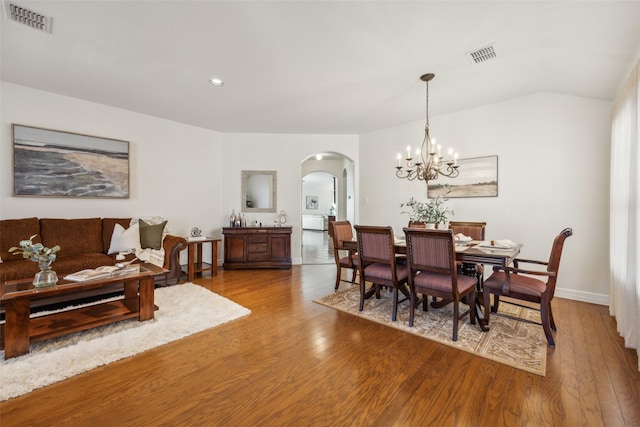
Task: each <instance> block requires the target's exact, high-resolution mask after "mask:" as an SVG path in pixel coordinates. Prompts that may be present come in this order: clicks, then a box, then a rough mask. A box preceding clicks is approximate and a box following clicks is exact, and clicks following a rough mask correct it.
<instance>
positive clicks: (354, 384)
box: [0, 265, 640, 426]
mask: <svg viewBox="0 0 640 427" xmlns="http://www.w3.org/2000/svg"><path fill="white" fill-rule="evenodd" d="M334 268H335V267H334V266H333V265H304V266H294V267H293V269H292V270H291V271H280V270H262V271H224V270H220V272H219V275H218V276H217V277H214V278H208V277H207V278H202V279H197V280H196V283H198V284H200V285H202V286H205V287H206V288H209V289H211V290H213V291H215V292H217V293H219V294H221V295H223V296H226V297H227V298H229V299H232V300H234V301H236V302H238V303H239V304H242V305H244V306H245V307H248V308H250V309H251V310H252V313H251V314H250V315H249V316H247V317H244V318H242V319H239V320H236V321H233V322H230V323H228V324H224V325H222V326H219V327H217V328H213V329H210V330H207V331H204V332H201V333H198V334H196V335H193V336H191V337H188V338H185V339H183V340H180V341H177V342H173V343H170V344H167V345H164V346H161V347H158V348H155V349H152V350H149V351H147V352H145V353H142V354H139V355H137V356H134V357H131V358H129V359H125V360H121V361H119V362H115V363H113V364H110V365H107V366H103V367H100V368H97V369H95V370H93V371H91V372H87V373H85V374H82V375H78V376H76V377H73V378H70V379H68V380H66V381H63V382H61V383H57V384H54V385H52V386H49V387H45V388H43V389H40V390H36V391H34V392H32V393H30V394H27V395H25V396H22V397H19V398H16V399H12V400H9V401H6V402H3V403H1V404H0V424H1V425H2V426H17V425H20V426H28V425H38V426H45V425H47V426H48V425H57V426H87V425H92V426H156V425H165V426H257V425H269V426H513V425H532V426H541V425H550V426H578V425H595V426H597V425H605V426H638V425H640V404H639V402H640V374H639V373H638V370H637V366H638V360H637V357H636V354H635V351H632V350H630V349H626V348H624V345H623V342H622V339H621V338H620V337H618V334H617V333H616V328H615V321H614V319H613V318H612V317H610V316H609V314H608V308H607V307H604V306H598V305H593V304H586V303H580V302H575V301H570V300H563V299H556V300H554V305H553V308H554V314H555V318H556V323H557V325H558V332H557V334H556V336H555V337H556V343H557V347H556V348H555V349H551V348H549V350H548V366H547V375H546V377H540V376H537V375H534V374H529V373H526V372H524V371H520V370H517V369H514V368H510V367H508V366H504V365H500V364H498V363H496V362H492V361H489V360H486V359H482V358H480V357H477V356H473V355H471V354H468V353H465V352H462V351H458V350H456V349H453V348H451V347H448V346H445V345H442V344H438V343H435V342H431V341H429V340H426V339H424V338H420V337H417V336H414V335H411V334H408V333H404V332H401V331H397V330H395V329H391V328H388V327H385V326H382V325H379V324H376V323H372V322H369V321H366V320H362V319H360V318H357V317H355V316H352V315H349V314H345V313H341V312H338V311H335V310H332V309H330V308H327V307H324V306H320V305H318V304H315V303H313V302H312V300H313V299H314V298H317V297H320V296H323V295H326V294H327V293H329V292H332V291H333V285H334V274H335V270H334ZM178 286H179V285H178ZM160 309H162V308H160Z"/></svg>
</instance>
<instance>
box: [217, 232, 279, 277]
mask: <svg viewBox="0 0 640 427" xmlns="http://www.w3.org/2000/svg"><path fill="white" fill-rule="evenodd" d="M222 235H223V236H224V264H223V267H224V269H225V270H239V269H254V268H281V269H290V268H291V227H225V228H223V229H222Z"/></svg>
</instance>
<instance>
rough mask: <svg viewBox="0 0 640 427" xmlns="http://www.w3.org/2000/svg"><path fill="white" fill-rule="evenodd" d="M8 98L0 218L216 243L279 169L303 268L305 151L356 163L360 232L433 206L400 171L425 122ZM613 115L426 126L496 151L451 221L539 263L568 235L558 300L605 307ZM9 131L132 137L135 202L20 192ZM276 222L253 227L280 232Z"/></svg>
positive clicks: (495, 113)
mask: <svg viewBox="0 0 640 427" xmlns="http://www.w3.org/2000/svg"><path fill="white" fill-rule="evenodd" d="M0 91H1V96H0V98H1V99H0V112H1V114H2V116H1V118H0V125H1V128H0V165H2V167H1V168H0V218H1V219H6V218H21V217H27V216H38V217H59V218H79V217H92V216H96V217H117V216H123V217H129V216H147V215H161V216H164V217H165V218H167V219H168V220H169V224H168V226H169V228H170V230H171V231H172V232H173V233H174V234H179V235H185V236H186V235H188V233H189V230H190V229H191V227H194V226H198V227H199V228H201V229H202V230H204V231H205V233H206V234H214V235H215V234H220V230H221V227H223V226H225V225H226V224H227V223H228V218H229V214H230V213H231V210H232V209H235V210H236V212H237V211H238V208H239V207H240V205H241V200H240V198H241V195H240V190H241V173H240V172H241V171H242V170H275V171H277V172H278V198H277V208H278V211H281V210H284V211H286V212H287V214H288V218H289V220H288V223H287V225H291V226H293V236H292V257H293V262H294V263H296V264H299V263H301V261H302V260H301V250H300V245H301V240H300V238H301V234H300V232H301V224H300V218H301V213H302V212H301V200H302V199H301V196H302V194H301V179H302V167H301V164H302V162H303V161H304V160H305V159H307V158H309V156H311V155H313V154H315V153H318V152H335V153H340V154H343V155H345V156H346V157H348V158H349V159H352V160H354V162H355V163H354V164H355V170H354V172H355V176H356V177H357V178H356V182H355V193H354V194H355V196H356V197H357V199H356V212H355V220H354V221H353V222H354V223H360V224H389V225H392V226H393V227H394V230H395V231H396V233H401V230H402V227H403V226H404V225H405V224H406V222H407V220H408V217H407V216H406V215H401V214H400V212H401V208H400V204H401V203H402V202H404V201H406V200H408V199H409V197H411V196H414V197H417V198H422V199H424V198H425V197H426V189H425V185H424V183H421V182H407V181H405V180H400V179H397V178H396V177H395V168H394V165H395V161H396V160H395V156H396V153H397V152H399V151H402V150H404V148H405V147H406V146H407V145H408V144H410V145H412V146H415V145H416V144H418V143H419V142H420V141H421V140H422V133H423V126H424V123H423V122H422V121H417V122H412V123H408V124H405V125H402V126H397V127H394V128H390V129H385V130H381V131H378V132H374V133H370V134H366V135H361V136H360V137H358V136H355V135H279V134H222V133H219V132H214V131H210V130H206V129H201V128H196V127H193V126H188V125H184V124H181V123H176V122H172V121H168V120H163V119H160V118H156V117H151V116H146V115H143V114H138V113H135V112H131V111H126V110H121V109H117V108H112V107H107V106H104V105H100V104H95V103H90V102H86V101H82V100H79V99H73V98H69V97H65V96H61V95H56V94H52V93H48V92H43V91H39V90H34V89H30V88H26V87H22V86H17V85H13V84H9V83H5V82H2V83H1V86H0ZM610 110H611V104H610V103H609V102H603V101H596V100H592V99H584V98H576V97H570V96H562V95H554V94H536V95H531V96H528V97H523V98H519V99H514V100H511V101H507V102H503V103H498V104H492V105H487V106H484V107H481V108H476V109H472V110H466V111H461V112H458V113H455V114H449V115H443V116H435V117H431V128H432V135H433V136H435V137H436V138H438V140H439V142H441V143H442V144H443V145H445V146H448V145H453V146H454V147H455V148H456V150H457V151H459V152H460V153H461V157H462V158H468V157H477V156H486V155H494V154H496V155H498V156H499V166H498V168H499V175H498V176H499V196H498V197H494V198H475V199H473V198H472V199H451V200H450V202H449V204H450V206H451V207H452V208H453V209H454V210H455V212H456V215H455V219H457V220H482V221H486V222H487V236H488V237H489V238H495V239H502V238H508V239H511V240H514V241H518V242H522V243H523V244H524V248H523V251H522V255H523V256H524V257H528V258H538V259H545V258H547V257H548V253H549V248H550V245H551V241H552V239H553V237H554V236H555V235H556V234H557V233H558V232H559V231H560V230H561V229H562V228H564V227H566V226H570V227H572V228H573V230H574V233H575V235H574V236H573V237H571V238H570V239H568V240H567V244H566V247H565V253H564V256H563V261H562V272H561V276H560V280H559V284H558V286H559V288H560V289H559V290H558V292H557V294H558V295H559V296H566V297H570V298H574V299H581V300H586V301H593V302H598V303H606V302H607V299H608V284H607V283H608V279H607V274H608V273H607V271H608V261H607V257H608V247H609V246H608V223H609V216H608V203H609V202H608V197H609V184H608V183H609V178H608V177H609V113H610ZM11 123H19V124H24V125H29V126H36V127H45V128H51V129H57V130H64V131H71V132H78V133H84V134H89V135H96V136H102V137H108V138H115V139H122V140H126V141H130V179H131V188H130V192H131V194H130V198H129V199H82V198H32V197H12V195H11V194H12V168H11V167H10V166H9V165H11V159H12V153H11ZM359 159H362V162H360V161H359ZM362 164H363V165H362ZM384 171H388V173H385V172H384ZM276 217H277V214H251V215H249V216H247V220H248V222H249V223H251V222H252V221H253V220H254V219H257V220H258V221H261V222H262V223H263V224H273V221H274V220H275V219H276ZM221 249H222V248H221ZM221 252H222V251H221ZM183 255H184V253H183ZM209 257H210V254H207V253H205V258H206V259H208V258H209Z"/></svg>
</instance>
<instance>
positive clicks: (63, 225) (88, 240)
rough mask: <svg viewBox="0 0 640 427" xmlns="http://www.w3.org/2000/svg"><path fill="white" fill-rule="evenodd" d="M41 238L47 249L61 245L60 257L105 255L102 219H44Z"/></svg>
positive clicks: (41, 220)
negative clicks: (92, 254) (91, 254)
mask: <svg viewBox="0 0 640 427" xmlns="http://www.w3.org/2000/svg"><path fill="white" fill-rule="evenodd" d="M40 236H41V238H42V244H43V245H45V246H46V247H49V248H51V247H53V246H55V245H60V251H59V252H58V256H59V257H61V256H70V255H79V254H89V253H104V249H103V246H102V220H101V219H100V218H78V219H57V218H42V219H40Z"/></svg>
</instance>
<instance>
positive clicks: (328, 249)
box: [302, 230, 335, 264]
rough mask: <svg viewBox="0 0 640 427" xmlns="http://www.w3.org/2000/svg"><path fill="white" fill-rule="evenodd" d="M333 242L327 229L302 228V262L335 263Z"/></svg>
mask: <svg viewBox="0 0 640 427" xmlns="http://www.w3.org/2000/svg"><path fill="white" fill-rule="evenodd" d="M334 262H335V261H334V258H333V242H332V240H331V237H329V233H328V232H326V231H315V230H302V263H303V264H333V263H334Z"/></svg>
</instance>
